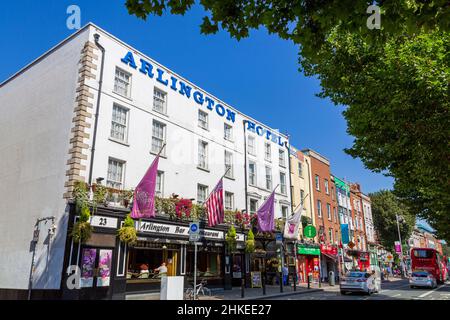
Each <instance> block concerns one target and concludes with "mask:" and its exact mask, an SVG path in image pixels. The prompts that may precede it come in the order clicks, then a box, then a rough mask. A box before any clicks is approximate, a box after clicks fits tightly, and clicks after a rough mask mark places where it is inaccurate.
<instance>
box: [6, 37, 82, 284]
mask: <svg viewBox="0 0 450 320" xmlns="http://www.w3.org/2000/svg"><path fill="white" fill-rule="evenodd" d="M86 39H87V32H82V33H80V34H79V35H78V36H77V37H75V38H73V40H71V41H69V42H67V43H66V44H65V45H64V46H62V47H59V48H58V49H57V50H56V51H54V52H53V53H51V54H50V55H49V56H47V57H45V58H44V59H43V60H41V61H38V62H37V63H36V64H34V65H32V66H31V67H30V68H29V69H27V70H25V71H24V72H23V73H22V74H19V75H18V76H17V77H15V78H13V79H11V80H10V81H9V82H6V83H4V84H2V85H1V86H0V109H1V114H2V116H1V117H0V137H1V139H0V164H1V165H0V194H1V201H0V288H6V289H27V288H28V280H29V275H30V267H31V259H32V253H31V252H30V242H31V240H32V238H33V230H34V225H35V223H36V219H38V218H43V217H47V216H55V217H56V224H57V231H56V235H55V237H53V241H52V242H51V244H50V248H49V247H48V245H47V244H46V243H44V241H45V240H46V237H47V234H48V228H49V226H50V224H49V223H48V224H47V225H45V224H44V223H42V224H41V234H40V238H39V243H38V245H37V250H36V258H35V261H36V271H35V275H34V280H35V281H34V285H33V287H34V288H38V289H43V288H45V289H58V288H59V287H60V279H61V271H62V267H63V265H62V264H63V254H64V245H65V240H66V230H67V221H66V218H67V214H66V212H65V210H66V201H65V200H64V199H63V194H64V192H65V188H64V182H65V181H66V175H65V171H66V169H67V168H66V162H67V159H68V158H69V154H68V150H69V140H70V129H71V121H72V117H73V109H74V103H75V89H76V83H77V79H78V62H79V60H80V52H81V49H82V47H83V44H84V42H85V41H86Z"/></svg>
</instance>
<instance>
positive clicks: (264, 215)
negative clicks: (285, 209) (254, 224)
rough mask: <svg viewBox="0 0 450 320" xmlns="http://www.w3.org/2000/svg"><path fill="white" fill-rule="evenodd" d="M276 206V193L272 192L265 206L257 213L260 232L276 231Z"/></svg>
mask: <svg viewBox="0 0 450 320" xmlns="http://www.w3.org/2000/svg"><path fill="white" fill-rule="evenodd" d="M274 206H275V191H274V192H272V194H271V195H270V197H269V198H267V200H266V201H265V202H264V204H263V205H262V206H261V207H259V209H258V211H257V212H256V214H257V217H258V230H259V231H273V229H274V220H273V219H274Z"/></svg>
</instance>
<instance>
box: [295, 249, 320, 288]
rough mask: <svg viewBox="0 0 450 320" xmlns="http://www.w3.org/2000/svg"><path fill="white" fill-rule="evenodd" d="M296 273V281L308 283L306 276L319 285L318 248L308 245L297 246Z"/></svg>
mask: <svg viewBox="0 0 450 320" xmlns="http://www.w3.org/2000/svg"><path fill="white" fill-rule="evenodd" d="M297 272H298V281H299V282H301V283H307V282H308V275H312V280H313V282H315V283H319V277H320V246H318V245H310V244H297Z"/></svg>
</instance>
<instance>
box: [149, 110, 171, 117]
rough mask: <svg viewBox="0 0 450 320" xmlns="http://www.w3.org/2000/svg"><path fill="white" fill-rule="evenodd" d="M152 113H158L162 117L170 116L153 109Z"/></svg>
mask: <svg viewBox="0 0 450 320" xmlns="http://www.w3.org/2000/svg"><path fill="white" fill-rule="evenodd" d="M152 111H153V112H156V113H157V114H158V115H161V116H164V117H167V118H169V115H168V114H167V112H161V111H158V110H156V109H152Z"/></svg>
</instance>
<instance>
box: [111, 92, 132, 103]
mask: <svg viewBox="0 0 450 320" xmlns="http://www.w3.org/2000/svg"><path fill="white" fill-rule="evenodd" d="M113 93H114V94H116V95H118V96H119V97H121V98H125V99H127V100H130V101H133V99H131V97H127V96H124V95H123V94H120V93H118V92H116V91H114V90H113Z"/></svg>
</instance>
